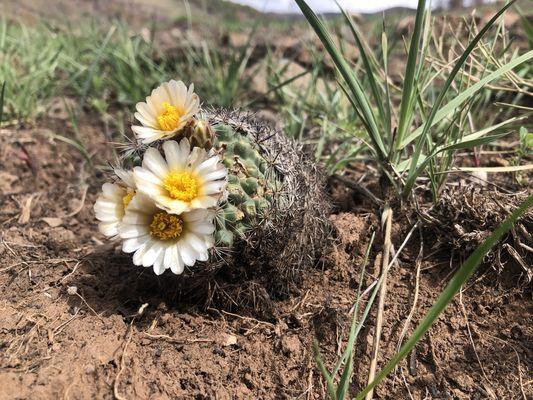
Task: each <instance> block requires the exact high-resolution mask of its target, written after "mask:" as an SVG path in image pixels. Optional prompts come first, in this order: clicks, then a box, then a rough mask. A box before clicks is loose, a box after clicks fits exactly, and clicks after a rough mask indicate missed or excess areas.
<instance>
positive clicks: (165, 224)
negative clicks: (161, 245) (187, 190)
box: [150, 211, 183, 240]
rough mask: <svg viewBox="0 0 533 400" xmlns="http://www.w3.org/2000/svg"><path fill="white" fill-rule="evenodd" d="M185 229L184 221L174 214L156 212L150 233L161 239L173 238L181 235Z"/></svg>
mask: <svg viewBox="0 0 533 400" xmlns="http://www.w3.org/2000/svg"><path fill="white" fill-rule="evenodd" d="M182 231H183V221H182V219H181V218H180V217H178V216H177V215H174V214H168V213H166V212H165V211H160V212H158V213H156V214H155V215H154V216H153V218H152V223H151V224H150V234H151V235H152V236H155V237H156V238H158V239H160V240H172V239H177V238H178V237H180V235H181V232H182Z"/></svg>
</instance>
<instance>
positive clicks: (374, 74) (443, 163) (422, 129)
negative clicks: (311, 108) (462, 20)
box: [296, 0, 533, 200]
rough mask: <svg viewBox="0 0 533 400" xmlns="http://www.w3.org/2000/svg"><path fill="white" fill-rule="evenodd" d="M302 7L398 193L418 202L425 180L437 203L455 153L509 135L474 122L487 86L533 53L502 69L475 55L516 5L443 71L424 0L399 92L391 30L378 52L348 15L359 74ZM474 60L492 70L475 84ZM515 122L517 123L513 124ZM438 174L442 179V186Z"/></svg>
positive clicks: (497, 127)
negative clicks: (432, 51) (392, 71)
mask: <svg viewBox="0 0 533 400" xmlns="http://www.w3.org/2000/svg"><path fill="white" fill-rule="evenodd" d="M296 3H297V4H298V6H299V7H300V9H301V10H302V12H303V14H304V15H305V17H306V18H307V20H308V22H309V24H310V25H311V26H312V28H313V29H314V30H315V32H316V34H317V36H318V37H319V39H320V40H321V42H322V44H323V45H324V47H325V49H326V51H327V52H328V54H329V56H330V57H331V58H332V60H333V62H334V64H335V66H336V69H337V72H338V74H339V77H340V82H339V87H340V88H341V89H342V90H343V91H344V93H345V95H346V98H347V99H348V100H349V102H350V103H351V105H352V107H353V110H354V112H355V114H356V116H357V119H358V122H360V124H361V125H362V127H363V128H364V131H365V133H366V137H367V138H368V145H369V147H368V149H369V151H370V157H371V159H372V160H373V161H374V162H375V163H377V165H378V166H379V168H380V171H381V173H382V175H383V176H385V177H387V178H388V182H389V185H390V186H391V187H393V188H394V189H395V192H396V193H397V194H398V195H400V194H401V195H402V197H403V198H408V197H410V196H411V195H412V194H413V189H414V188H415V186H416V184H417V182H418V180H419V178H421V177H422V178H428V180H429V181H430V188H431V190H432V192H433V197H434V199H435V200H436V199H437V198H438V192H439V190H440V187H441V186H442V184H443V182H444V180H443V179H442V175H438V174H435V171H448V170H450V169H451V168H450V167H451V163H452V162H453V154H454V152H455V151H457V150H459V149H464V148H474V147H476V146H480V145H483V144H487V143H491V142H493V141H494V140H496V139H498V138H500V137H501V135H502V134H503V133H508V132H505V131H504V129H505V127H504V125H505V124H504V125H502V124H493V125H488V126H485V127H483V128H482V129H477V128H476V127H473V126H471V125H469V123H468V122H469V119H468V118H466V116H467V114H468V112H469V111H470V109H471V106H472V104H473V102H474V101H475V99H476V97H477V96H479V95H480V93H481V91H482V89H484V88H485V87H486V85H487V84H489V83H491V82H493V81H496V80H498V79H500V78H501V77H503V76H507V75H509V74H510V73H511V71H512V70H513V69H514V68H516V67H517V66H519V65H525V64H526V63H527V62H528V61H529V60H531V58H533V51H529V52H527V53H525V54H523V55H521V56H515V57H514V58H512V59H510V60H505V62H503V63H502V62H500V60H495V59H494V57H492V55H491V54H488V53H485V56H484V57H483V58H480V57H481V56H482V55H483V53H482V52H480V55H476V54H475V53H474V50H475V49H478V48H481V47H483V45H484V44H483V42H482V38H483V37H484V36H485V34H486V33H487V32H488V31H489V30H490V29H491V27H492V26H493V25H494V24H495V23H496V21H497V20H498V18H499V17H500V16H501V15H502V14H503V13H504V12H505V11H506V10H507V9H508V8H509V7H511V5H512V4H513V3H514V1H511V2H509V3H508V4H506V5H505V6H504V7H502V8H501V9H500V10H499V12H497V13H496V14H495V15H494V16H493V18H491V20H490V21H489V22H488V23H487V24H486V25H485V26H484V27H482V28H481V29H480V30H479V32H477V33H476V35H475V36H474V37H473V38H472V40H471V41H470V43H469V44H468V45H467V46H466V47H464V48H462V49H461V51H460V52H459V54H458V56H457V58H456V59H455V60H453V63H452V65H450V66H448V65H446V66H440V67H439V66H438V65H435V64H434V63H431V62H430V61H428V52H429V48H430V43H431V40H432V32H433V29H432V27H433V25H432V24H433V22H432V18H431V11H430V10H428V9H427V8H426V1H425V0H419V2H418V8H417V14H416V18H415V24H414V29H413V33H412V35H411V38H410V41H409V43H408V46H407V49H408V50H407V65H406V69H405V73H404V79H403V82H402V84H401V86H400V87H399V88H393V87H392V86H391V84H390V82H392V80H391V78H390V77H389V76H388V73H387V71H388V66H387V63H388V58H387V55H388V51H389V49H388V40H387V35H386V34H385V30H383V34H382V46H381V54H379V53H378V54H374V53H373V52H372V51H371V50H370V47H369V46H367V45H366V44H365V41H364V39H363V38H362V36H361V34H360V33H359V31H358V29H357V27H356V25H355V23H354V22H353V20H352V18H351V16H350V15H349V14H348V13H347V12H346V11H343V15H344V19H345V23H346V25H347V26H348V27H349V28H350V31H351V32H352V35H353V37H354V40H355V42H356V44H357V45H358V48H359V50H360V53H361V58H362V61H363V62H362V68H361V72H360V73H359V72H358V71H357V70H353V69H352V67H351V65H350V64H349V63H348V61H347V60H346V59H345V58H344V57H343V55H342V53H341V51H340V50H339V48H338V47H337V46H336V44H335V42H334V40H333V38H332V36H331V34H330V32H329V30H328V29H327V27H326V25H325V23H324V22H323V21H322V20H321V19H320V18H319V17H318V16H317V15H316V14H315V13H314V11H313V10H312V9H311V8H310V7H309V6H308V4H307V2H306V1H305V0H296ZM475 57H478V59H475ZM380 60H381V61H380ZM473 60H475V61H476V62H478V63H481V64H483V66H484V68H483V70H486V71H488V72H487V73H484V75H483V76H482V77H481V78H480V79H479V80H478V81H477V82H475V83H472V82H471V80H468V79H466V78H465V77H466V76H467V75H468V71H467V70H465V68H467V67H469V66H470V65H471V63H473V62H475V61H473ZM467 61H468V62H467ZM380 62H381V63H382V65H380ZM392 89H394V90H395V91H397V92H399V93H400V97H401V98H400V101H399V106H397V105H396V104H395V101H394V97H393V96H392V95H391V91H392ZM515 121H516V120H510V121H509V123H510V122H515ZM489 133H490V135H488V134H489ZM437 176H441V178H439V179H440V180H438V179H437Z"/></svg>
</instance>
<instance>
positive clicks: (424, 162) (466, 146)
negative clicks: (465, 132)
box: [405, 132, 509, 190]
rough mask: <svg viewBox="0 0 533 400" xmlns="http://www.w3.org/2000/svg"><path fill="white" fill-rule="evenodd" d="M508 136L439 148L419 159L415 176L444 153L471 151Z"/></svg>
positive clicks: (463, 142)
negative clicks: (462, 150) (473, 148)
mask: <svg viewBox="0 0 533 400" xmlns="http://www.w3.org/2000/svg"><path fill="white" fill-rule="evenodd" d="M508 134H509V132H506V133H501V134H499V135H492V136H485V137H480V138H476V139H469V140H462V141H460V142H457V143H454V144H450V145H446V146H440V147H437V148H436V149H435V150H434V151H433V152H432V153H431V154H430V155H429V156H428V157H426V158H422V159H421V158H420V157H419V158H418V164H417V168H416V171H415V176H418V175H420V173H421V172H422V171H423V170H424V169H425V168H426V167H427V165H428V163H429V162H431V161H432V160H433V159H434V158H435V157H436V156H437V155H438V154H439V153H442V152H444V151H451V150H461V149H471V148H472V147H476V146H481V145H484V144H489V143H492V142H494V141H495V140H498V139H501V138H502V137H504V136H506V135H508ZM414 182H415V180H413V181H407V182H406V185H405V188H406V190H411V189H412V186H410V185H414Z"/></svg>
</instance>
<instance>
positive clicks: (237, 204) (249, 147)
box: [215, 124, 281, 246]
mask: <svg viewBox="0 0 533 400" xmlns="http://www.w3.org/2000/svg"><path fill="white" fill-rule="evenodd" d="M215 133H216V139H215V148H216V149H218V151H219V153H220V154H221V156H222V159H223V163H224V165H225V166H226V168H227V169H228V172H229V173H228V198H227V202H226V203H225V204H224V205H223V207H222V209H221V210H220V217H221V218H218V219H217V225H218V229H217V233H216V237H215V240H216V243H217V244H218V245H222V246H232V245H233V242H234V240H235V239H236V238H237V237H240V238H244V237H245V235H246V233H247V232H248V231H249V230H250V229H252V228H253V227H254V226H257V225H259V224H262V223H264V222H265V221H266V220H267V219H268V215H269V213H270V212H271V210H272V208H273V203H274V201H275V198H274V197H275V195H276V193H277V192H278V191H279V189H280V187H281V183H280V182H279V180H278V179H277V177H276V174H275V172H274V171H273V170H272V169H270V168H269V162H268V161H267V160H266V159H265V158H264V156H263V155H262V154H261V153H260V152H259V150H258V148H257V146H256V144H255V143H254V142H253V140H252V139H251V138H250V137H248V136H245V135H242V134H241V133H239V132H236V131H235V130H234V129H233V128H232V127H231V126H230V125H225V124H219V125H217V126H216V127H215Z"/></svg>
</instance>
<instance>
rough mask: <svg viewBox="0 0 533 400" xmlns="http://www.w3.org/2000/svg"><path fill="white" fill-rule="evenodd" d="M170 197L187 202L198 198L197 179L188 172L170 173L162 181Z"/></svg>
mask: <svg viewBox="0 0 533 400" xmlns="http://www.w3.org/2000/svg"><path fill="white" fill-rule="evenodd" d="M163 186H164V187H165V189H166V190H167V192H168V194H169V196H170V197H172V198H173V199H176V200H181V201H186V202H189V201H191V200H193V199H195V198H196V197H198V189H199V188H198V186H199V184H198V179H197V178H196V177H195V176H194V175H193V174H192V173H191V172H188V171H184V172H176V171H174V172H170V173H169V174H168V175H167V176H166V177H165V180H164V181H163Z"/></svg>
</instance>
